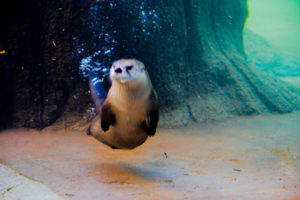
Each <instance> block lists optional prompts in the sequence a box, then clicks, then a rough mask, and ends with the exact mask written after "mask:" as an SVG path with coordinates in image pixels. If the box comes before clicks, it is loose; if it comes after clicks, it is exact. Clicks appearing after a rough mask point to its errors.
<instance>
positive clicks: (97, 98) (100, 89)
mask: <svg viewBox="0 0 300 200" xmlns="http://www.w3.org/2000/svg"><path fill="white" fill-rule="evenodd" d="M89 82H90V90H91V94H92V98H93V101H94V103H95V106H96V110H97V112H98V113H99V112H100V110H101V106H102V104H103V102H104V101H105V99H106V96H107V93H106V91H105V89H104V86H103V80H101V79H100V78H99V77H97V76H93V75H90V77H89Z"/></svg>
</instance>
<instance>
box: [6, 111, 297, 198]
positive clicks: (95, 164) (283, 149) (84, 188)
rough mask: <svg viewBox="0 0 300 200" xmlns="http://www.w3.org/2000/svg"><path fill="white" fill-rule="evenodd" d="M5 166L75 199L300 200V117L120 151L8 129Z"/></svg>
mask: <svg viewBox="0 0 300 200" xmlns="http://www.w3.org/2000/svg"><path fill="white" fill-rule="evenodd" d="M0 148H1V151H0V162H1V163H4V164H7V165H9V166H11V167H13V168H14V169H16V170H18V171H19V172H21V173H23V174H24V175H26V176H28V177H31V178H33V179H36V180H39V181H41V182H43V183H44V184H46V185H47V186H49V187H50V188H51V189H52V190H54V191H55V192H56V193H58V194H59V195H61V196H63V197H64V198H66V199H72V200H83V199H86V200H94V199H108V200H110V199H130V200H131V199H143V200H144V199H205V200H209V199H214V200H216V199H218V200H220V199H226V200H227V199H238V200H240V199H263V200H268V199H274V200H275V199H276V200H281V199H282V200H285V199H286V200H296V199H298V200H299V199H300V113H299V112H298V113H292V114H287V115H273V116H271V115H270V116H256V117H251V118H239V119H234V120H229V121H227V122H224V123H221V124H220V123H219V124H211V125H206V126H195V127H190V128H182V129H176V130H170V129H168V130H164V129H160V130H159V132H158V133H157V135H156V136H155V137H152V138H149V139H148V141H147V142H146V143H145V144H144V145H142V146H141V147H139V148H137V149H135V150H132V151H124V150H112V149H110V148H108V147H106V146H104V145H102V144H101V143H99V142H98V141H96V140H95V139H93V138H92V137H89V136H86V135H85V134H84V133H83V132H74V131H70V130H69V131H51V130H44V131H41V132H40V131H35V130H30V129H17V130H7V131H4V132H2V133H0Z"/></svg>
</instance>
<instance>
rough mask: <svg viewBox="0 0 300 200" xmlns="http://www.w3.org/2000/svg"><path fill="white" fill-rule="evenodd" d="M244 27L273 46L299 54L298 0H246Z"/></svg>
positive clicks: (299, 19) (299, 16) (299, 20)
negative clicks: (247, 7) (247, 9)
mask: <svg viewBox="0 0 300 200" xmlns="http://www.w3.org/2000/svg"><path fill="white" fill-rule="evenodd" d="M248 6H249V18H248V20H247V23H246V28H248V29H249V30H251V31H253V32H255V33H257V34H259V35H261V36H262V37H264V38H265V39H266V40H267V41H268V42H269V43H270V44H271V45H272V46H273V47H274V48H276V49H277V50H281V51H284V52H286V53H289V54H292V55H296V56H297V55H298V56H300V0H248Z"/></svg>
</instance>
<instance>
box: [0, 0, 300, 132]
mask: <svg viewBox="0 0 300 200" xmlns="http://www.w3.org/2000/svg"><path fill="white" fill-rule="evenodd" d="M30 2H31V4H32V5H31V6H26V7H25V8H24V9H23V10H21V11H22V12H20V11H16V10H14V7H13V6H11V7H10V9H7V10H6V12H7V13H8V15H7V16H9V23H8V22H5V23H6V24H4V25H2V26H5V27H6V29H5V32H4V33H6V34H5V37H1V39H0V40H2V43H3V44H4V47H5V48H6V49H7V54H5V55H0V59H1V60H0V62H1V63H4V61H5V62H6V66H8V67H6V68H5V72H6V73H7V74H10V75H11V76H12V78H11V82H10V81H8V80H6V79H5V80H3V81H4V82H7V83H9V84H10V85H11V87H10V90H7V88H6V90H5V91H4V90H3V89H1V91H0V92H1V93H2V94H3V93H4V92H6V93H7V91H14V95H13V96H14V103H13V104H11V105H13V107H12V106H10V105H8V106H10V107H12V110H13V111H12V117H11V118H8V121H9V122H10V123H11V124H12V125H13V126H29V127H44V126H46V125H49V124H51V123H53V122H54V121H55V120H57V119H58V118H59V117H61V116H62V115H63V113H71V114H74V113H80V114H81V115H84V114H87V112H86V111H87V110H88V109H89V108H90V107H91V101H90V97H89V93H88V84H87V81H86V76H87V75H88V74H89V73H90V72H91V71H93V72H96V73H100V72H101V70H102V69H103V68H108V67H110V65H111V63H112V61H114V60H116V59H119V58H124V57H127V58H128V57H134V58H137V59H139V60H141V61H143V62H144V63H145V65H146V67H147V69H148V71H149V74H150V77H151V80H152V82H153V85H154V87H155V89H156V90H157V92H158V96H159V100H160V108H161V121H160V123H161V125H162V126H168V127H174V126H183V125H188V124H189V123H193V122H198V123H203V122H207V121H216V120H222V119H226V118H228V117H231V116H239V115H251V114H258V113H273V112H276V113H285V112H291V111H293V110H295V109H299V107H300V102H299V93H298V94H297V93H296V92H295V91H294V90H291V89H290V88H289V87H287V86H286V85H285V84H284V83H282V82H280V81H279V80H276V79H275V78H274V77H272V76H271V75H269V74H264V73H263V72H260V71H256V69H255V68H254V67H253V66H251V64H249V63H248V62H247V56H246V54H245V52H244V46H243V28H244V23H245V20H246V18H247V12H248V11H247V2H246V0H236V1H230V0H210V1H207V0H173V1H167V0H153V1H146V0H144V1H134V0H128V1H117V0H113V1H98V2H95V1H84V0H79V1H74V0H73V1H72V0H70V1H63V0H59V1H49V0H43V1H39V3H37V2H35V1H34V0H32V1H30ZM19 3H21V2H19ZM1 8H2V7H1ZM30 9H32V10H30ZM13 16H14V17H13ZM20 24H23V25H22V26H19V25H20ZM1 34H3V33H1ZM3 38H4V39H3ZM0 47H1V46H0ZM95 52H97V53H96V54H95ZM88 56H90V57H88ZM87 57H88V58H90V60H88V61H89V62H81V65H80V60H81V59H84V58H87ZM84 61H87V59H85V60H84ZM2 66H3V65H2ZM2 66H1V67H2ZM100 75H101V74H100ZM1 83H2V82H1ZM2 90H3V91H2ZM7 98H11V95H7V96H5V97H3V98H2V99H1V103H2V102H4V103H5V104H7ZM1 112H2V111H1ZM1 118H3V117H2V116H1ZM1 123H3V124H4V123H7V121H6V122H4V121H3V122H1Z"/></svg>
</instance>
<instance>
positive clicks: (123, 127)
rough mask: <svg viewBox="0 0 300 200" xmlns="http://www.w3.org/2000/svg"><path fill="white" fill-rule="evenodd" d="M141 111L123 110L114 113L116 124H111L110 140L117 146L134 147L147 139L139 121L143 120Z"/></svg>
mask: <svg viewBox="0 0 300 200" xmlns="http://www.w3.org/2000/svg"><path fill="white" fill-rule="evenodd" d="M144 116H145V115H143V113H142V112H136V113H135V112H131V113H130V112H124V113H118V115H116V124H115V125H114V126H111V127H110V129H109V132H110V134H111V137H110V140H111V142H112V143H114V144H115V146H116V147H119V148H129V149H132V148H135V147H137V146H139V145H141V144H143V143H144V142H145V141H146V139H147V133H146V132H145V131H144V130H143V129H142V127H141V123H142V121H143V120H145V117H144Z"/></svg>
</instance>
